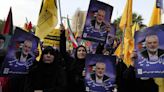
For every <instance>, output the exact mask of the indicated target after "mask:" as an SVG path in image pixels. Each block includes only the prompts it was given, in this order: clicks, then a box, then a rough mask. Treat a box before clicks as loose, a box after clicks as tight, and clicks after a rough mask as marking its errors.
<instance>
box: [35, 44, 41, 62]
mask: <svg viewBox="0 0 164 92" xmlns="http://www.w3.org/2000/svg"><path fill="white" fill-rule="evenodd" d="M38 51H39V56H38V57H36V60H37V61H39V60H40V57H41V55H42V49H41V46H40V43H38Z"/></svg>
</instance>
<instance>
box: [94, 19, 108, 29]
mask: <svg viewBox="0 0 164 92" xmlns="http://www.w3.org/2000/svg"><path fill="white" fill-rule="evenodd" d="M95 24H96V19H94V20H92V21H91V25H92V26H93V28H95ZM104 28H105V23H104V22H102V24H101V25H100V29H104ZM102 31H104V30H102Z"/></svg>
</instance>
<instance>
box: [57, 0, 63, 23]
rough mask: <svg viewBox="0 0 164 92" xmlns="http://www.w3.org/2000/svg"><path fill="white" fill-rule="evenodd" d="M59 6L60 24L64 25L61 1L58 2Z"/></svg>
mask: <svg viewBox="0 0 164 92" xmlns="http://www.w3.org/2000/svg"><path fill="white" fill-rule="evenodd" d="M58 4H59V17H60V24H62V13H61V6H60V0H58Z"/></svg>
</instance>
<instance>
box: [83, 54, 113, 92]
mask: <svg viewBox="0 0 164 92" xmlns="http://www.w3.org/2000/svg"><path fill="white" fill-rule="evenodd" d="M115 61H116V57H115V56H105V55H98V54H88V55H87V56H86V64H85V69H86V72H85V73H86V76H85V85H86V91H87V92H111V90H113V88H114V86H115V84H114V83H115V78H116V71H115V70H116V69H115V68H116V67H115V63H116V62H115Z"/></svg>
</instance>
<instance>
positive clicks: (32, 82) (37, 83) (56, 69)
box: [24, 62, 66, 92]
mask: <svg viewBox="0 0 164 92" xmlns="http://www.w3.org/2000/svg"><path fill="white" fill-rule="evenodd" d="M65 79H66V78H65V72H64V70H63V68H62V67H60V65H59V64H57V63H56V62H55V63H52V64H45V63H38V64H37V65H35V66H33V68H32V69H31V71H30V72H29V75H28V76H27V79H26V83H25V88H24V92H34V90H43V92H65V87H66V80H65Z"/></svg>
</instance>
